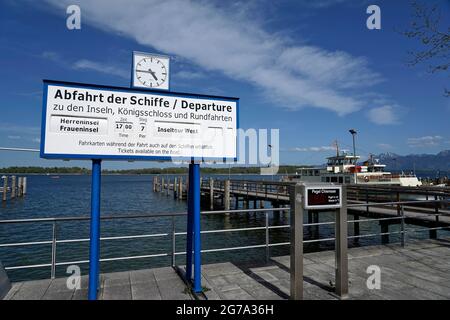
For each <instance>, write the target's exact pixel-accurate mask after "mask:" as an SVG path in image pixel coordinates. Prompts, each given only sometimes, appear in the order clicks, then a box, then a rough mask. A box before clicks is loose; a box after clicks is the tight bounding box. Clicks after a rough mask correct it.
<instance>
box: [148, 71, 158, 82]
mask: <svg viewBox="0 0 450 320" xmlns="http://www.w3.org/2000/svg"><path fill="white" fill-rule="evenodd" d="M148 71H149V73H150V74H151V75H152V76H153V78H154V79H155V80H156V81H158V78H157V77H156V76H155V73H154V72H153V71H152V69H148Z"/></svg>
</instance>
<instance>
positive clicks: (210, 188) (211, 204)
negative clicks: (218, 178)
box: [209, 178, 214, 210]
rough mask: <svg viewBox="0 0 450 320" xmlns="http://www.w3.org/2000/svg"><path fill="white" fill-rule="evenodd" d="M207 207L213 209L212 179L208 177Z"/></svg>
mask: <svg viewBox="0 0 450 320" xmlns="http://www.w3.org/2000/svg"><path fill="white" fill-rule="evenodd" d="M209 208H210V209H211V210H214V180H213V178H209Z"/></svg>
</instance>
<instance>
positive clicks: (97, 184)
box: [88, 159, 102, 300]
mask: <svg viewBox="0 0 450 320" xmlns="http://www.w3.org/2000/svg"><path fill="white" fill-rule="evenodd" d="M101 163H102V161H101V160H99V159H94V160H92V186H91V233H90V242H89V292H88V298H89V300H97V292H98V282H99V269H100V189H101V171H102V168H101Z"/></svg>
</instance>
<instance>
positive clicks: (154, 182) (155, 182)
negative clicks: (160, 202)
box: [153, 176, 158, 192]
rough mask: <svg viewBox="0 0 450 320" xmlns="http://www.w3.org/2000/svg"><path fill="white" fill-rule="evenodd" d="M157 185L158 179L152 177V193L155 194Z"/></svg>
mask: <svg viewBox="0 0 450 320" xmlns="http://www.w3.org/2000/svg"><path fill="white" fill-rule="evenodd" d="M157 184H158V177H157V176H154V177H153V192H156V186H157Z"/></svg>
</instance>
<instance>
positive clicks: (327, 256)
mask: <svg viewBox="0 0 450 320" xmlns="http://www.w3.org/2000/svg"><path fill="white" fill-rule="evenodd" d="M348 253H349V264H348V266H349V297H348V298H349V299H387V300H392V299H450V238H441V239H437V240H421V241H408V243H407V245H406V246H405V247H404V248H403V247H401V246H400V245H398V244H390V245H380V246H370V247H359V248H352V249H349V251H348ZM370 265H376V266H379V267H380V268H381V289H379V290H377V289H374V290H369V289H368V288H367V286H366V281H367V278H368V276H369V274H367V273H366V270H367V267H368V266H370ZM334 267H335V262H334V251H324V252H316V253H308V254H305V259H304V297H305V299H309V300H311V299H312V300H316V299H337V298H336V297H335V296H334V295H333V284H334ZM202 272H203V282H202V284H203V286H204V287H206V288H207V291H206V296H207V297H208V299H221V300H227V299H238V300H247V299H288V298H289V287H290V282H289V256H283V257H274V258H272V259H271V261H270V263H269V264H265V265H239V264H233V263H230V262H225V263H216V264H209V265H204V266H203V267H202ZM100 287H101V288H100V294H99V298H100V299H104V300H111V299H154V300H159V299H193V297H192V296H191V295H190V294H189V293H188V290H187V289H186V287H185V285H184V283H183V281H182V280H181V279H180V278H179V276H178V275H177V273H176V272H175V271H174V269H173V268H171V267H166V268H158V269H148V270H137V271H129V272H128V271H127V272H117V273H107V274H102V275H101V286H100ZM86 298H87V277H85V276H84V277H82V283H81V290H68V289H67V287H66V279H65V278H59V279H54V280H38V281H28V282H20V283H15V284H14V285H13V288H12V289H11V291H10V292H9V293H8V295H7V296H6V298H5V299H13V300H16V299H17V300H20V299H86Z"/></svg>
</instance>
